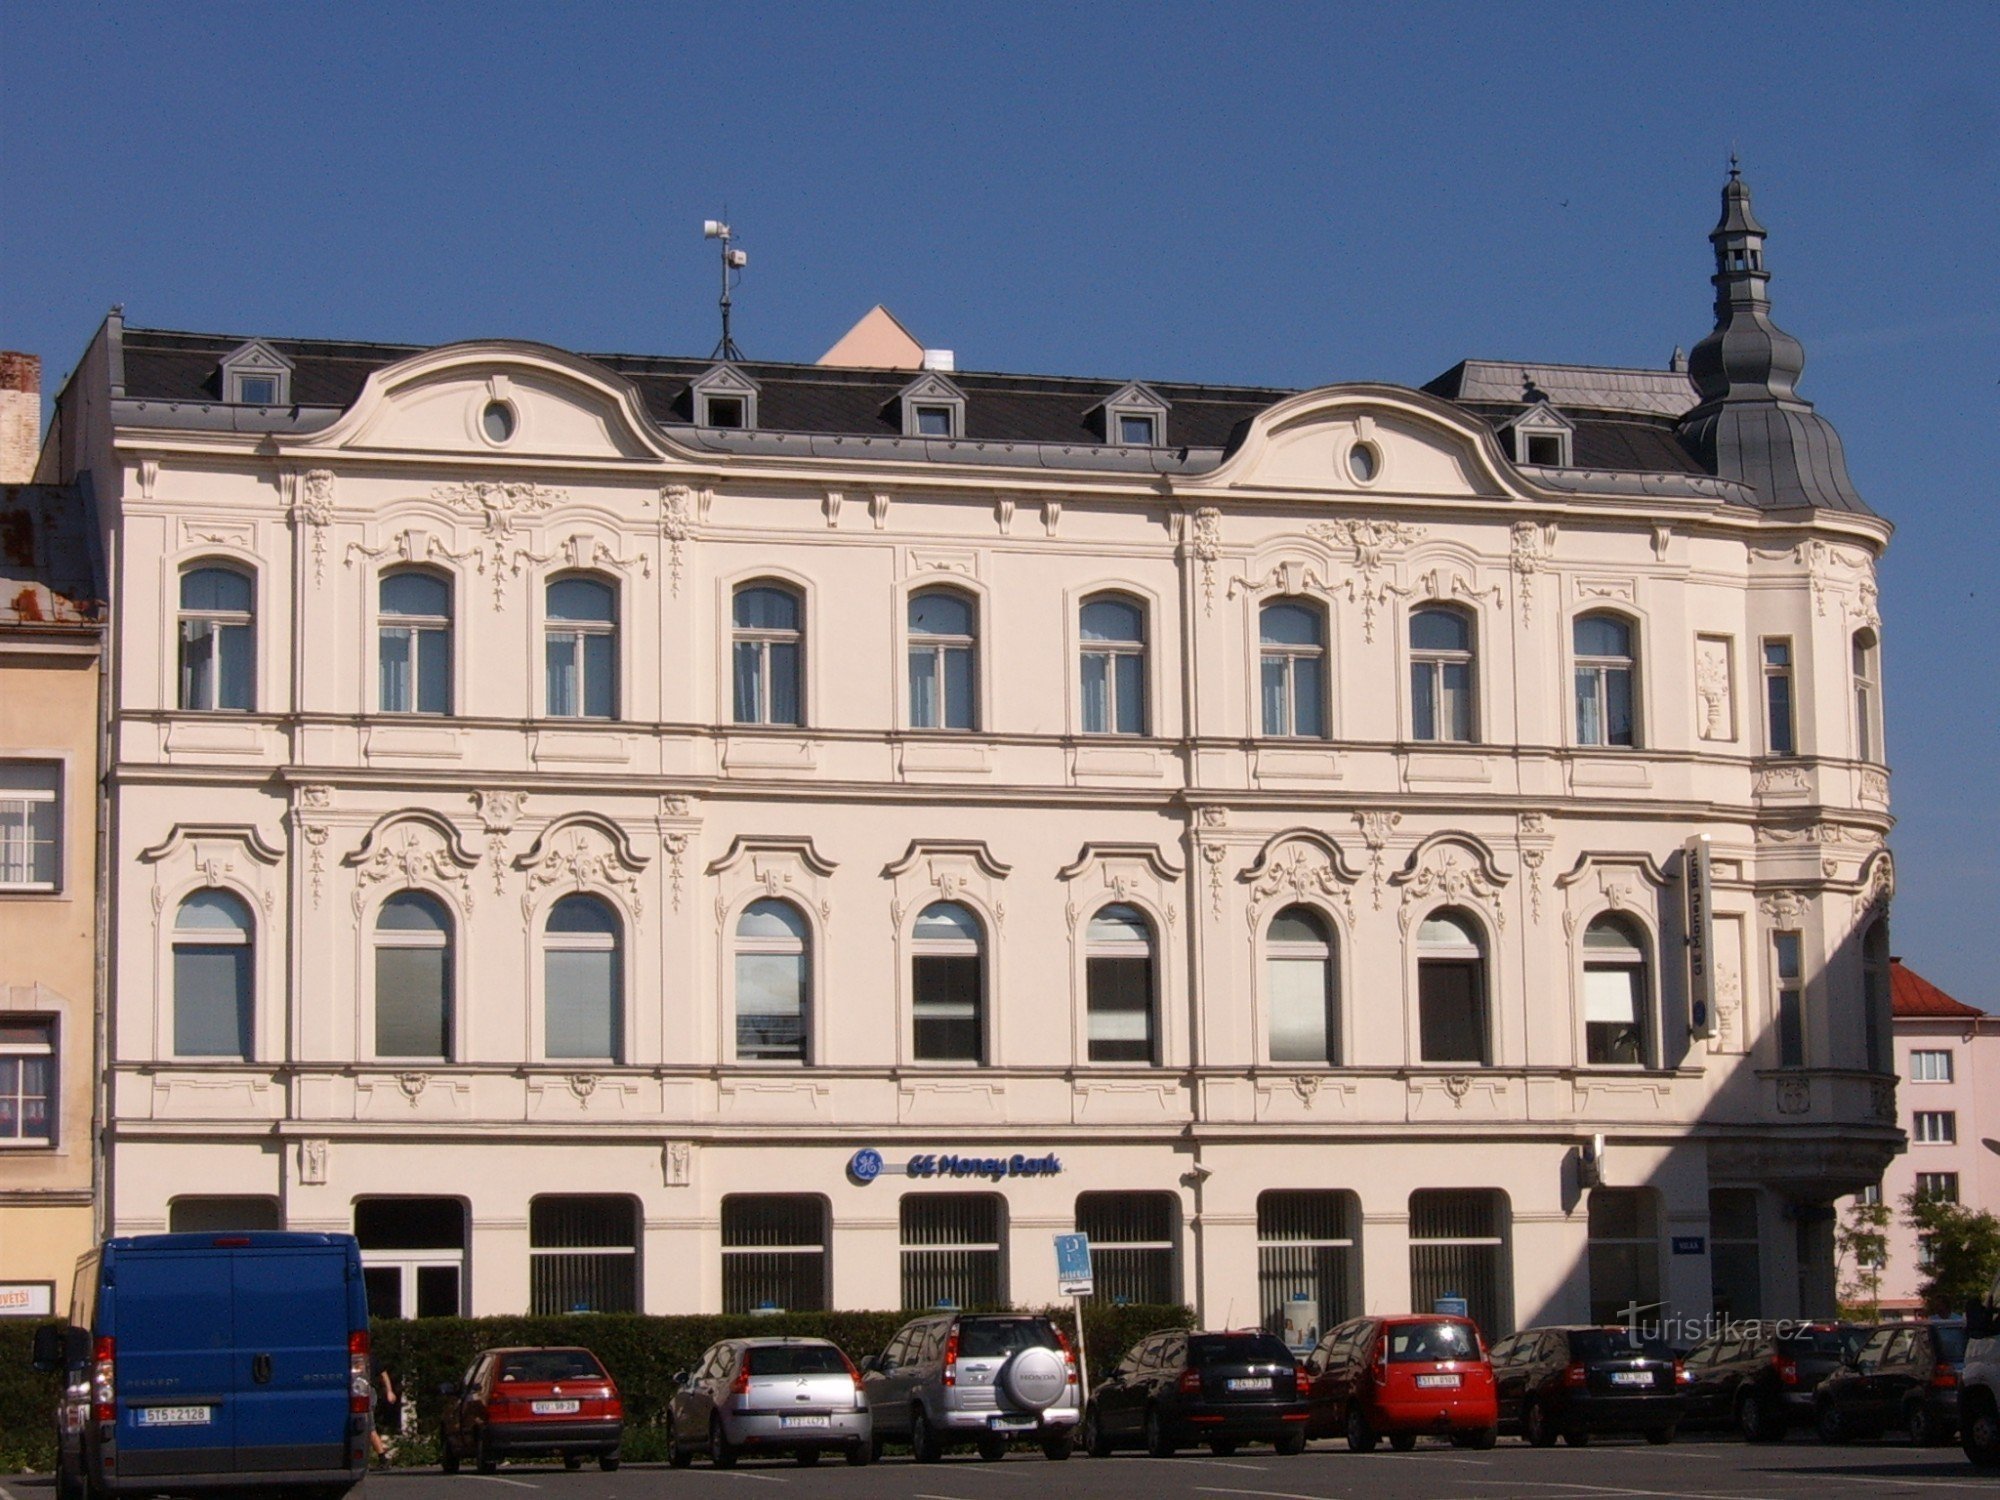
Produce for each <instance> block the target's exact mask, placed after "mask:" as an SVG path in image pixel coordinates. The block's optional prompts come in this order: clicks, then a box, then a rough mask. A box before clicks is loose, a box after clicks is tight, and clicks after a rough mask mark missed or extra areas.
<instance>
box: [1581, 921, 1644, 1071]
mask: <svg viewBox="0 0 2000 1500" xmlns="http://www.w3.org/2000/svg"><path fill="white" fill-rule="evenodd" d="M1646 975H1647V964H1646V937H1645V934H1644V933H1643V932H1642V931H1640V929H1639V926H1638V924H1637V923H1635V922H1632V921H1629V920H1628V919H1626V918H1624V917H1621V916H1616V915H1613V914H1611V913H1608V912H1607V913H1606V914H1605V915H1603V916H1601V917H1599V918H1597V920H1596V921H1594V922H1592V923H1591V924H1590V925H1589V926H1588V927H1586V928H1584V930H1583V1031H1584V1047H1585V1055H1586V1057H1587V1059H1588V1061H1589V1062H1590V1063H1592V1064H1593V1065H1599V1066H1629V1067H1638V1066H1640V1065H1642V1064H1643V1063H1644V1062H1645V1061H1646V1044H1647V1035H1646V1017H1647V1013H1648V1011H1649V1010H1650V1008H1651V1007H1650V1006H1649V1004H1648V1001H1647V991H1648V988H1649V987H1648V985H1647V983H1646Z"/></svg>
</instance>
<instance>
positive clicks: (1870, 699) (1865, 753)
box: [1853, 630, 1882, 760]
mask: <svg viewBox="0 0 2000 1500" xmlns="http://www.w3.org/2000/svg"><path fill="white" fill-rule="evenodd" d="M1880 650H1881V648H1880V647H1879V646H1878V645H1877V644H1876V640H1875V632H1874V631H1872V630H1857V631H1855V632H1854V642H1853V655H1854V757H1855V759H1856V760H1880V759H1881V758H1882V668H1881V663H1880Z"/></svg>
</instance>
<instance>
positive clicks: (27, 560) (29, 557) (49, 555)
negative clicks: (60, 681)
mask: <svg viewBox="0 0 2000 1500" xmlns="http://www.w3.org/2000/svg"><path fill="white" fill-rule="evenodd" d="M90 526H91V520H90V513H89V509H88V507H87V506H86V505H85V504H84V501H83V495H82V493H81V492H80V491H79V490H77V489H76V487H75V486H73V485H55V484H10V485H0V629H9V628H22V629H31V630H41V629H46V628H48V627H50V626H67V627H74V626H92V627H94V626H95V625H96V623H97V622H98V621H100V620H101V619H103V617H104V606H103V604H102V603H101V599H102V596H103V590H101V589H100V588H99V587H98V586H97V582H96V574H97V570H96V568H95V567H93V566H92V563H91V557H92V545H91V531H90Z"/></svg>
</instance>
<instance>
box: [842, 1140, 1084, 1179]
mask: <svg viewBox="0 0 2000 1500" xmlns="http://www.w3.org/2000/svg"><path fill="white" fill-rule="evenodd" d="M1062 1169H1063V1167H1062V1158H1060V1157H1058V1156H1057V1155H1056V1154H1055V1153H1054V1152H1050V1153H1049V1154H1048V1155H1047V1156H1021V1155H1014V1156H970V1155H960V1154H958V1153H956V1152H950V1151H920V1152H918V1153H917V1154H916V1155H914V1156H912V1157H909V1158H908V1159H906V1160H904V1161H900V1162H890V1161H885V1160H884V1159H883V1157H882V1153H881V1152H879V1151H877V1150H875V1149H874V1148H873V1147H872V1146H864V1147H862V1149H861V1150H859V1151H857V1152H855V1153H854V1155H853V1156H852V1157H850V1158H848V1162H847V1175H848V1176H849V1177H851V1178H853V1179H854V1180H855V1181H856V1182H873V1181H874V1180H875V1179H876V1178H877V1177H882V1176H889V1177H929V1178H942V1177H973V1178H979V1179H983V1180H984V1181H987V1182H1004V1181H1006V1180H1007V1179H1008V1178H1010V1177H1053V1176H1055V1175H1056V1174H1057V1173H1059V1172H1061V1171H1062Z"/></svg>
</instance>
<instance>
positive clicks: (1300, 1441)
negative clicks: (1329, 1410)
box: [1271, 1427, 1306, 1458]
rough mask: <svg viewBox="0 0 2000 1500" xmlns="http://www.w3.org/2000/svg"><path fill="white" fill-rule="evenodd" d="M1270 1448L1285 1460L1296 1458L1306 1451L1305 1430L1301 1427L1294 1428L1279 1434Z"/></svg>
mask: <svg viewBox="0 0 2000 1500" xmlns="http://www.w3.org/2000/svg"><path fill="white" fill-rule="evenodd" d="M1271 1446H1272V1447H1273V1448H1276V1449H1277V1450H1278V1451H1279V1452H1280V1453H1282V1454H1284V1455H1285V1456H1286V1457H1287V1458H1293V1457H1296V1456H1297V1455H1299V1454H1301V1453H1303V1452H1305V1451H1306V1430H1305V1429H1304V1428H1303V1427H1295V1428H1292V1429H1291V1430H1290V1431H1287V1432H1281V1433H1279V1434H1278V1438H1277V1441H1276V1442H1274V1443H1272V1444H1271Z"/></svg>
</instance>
